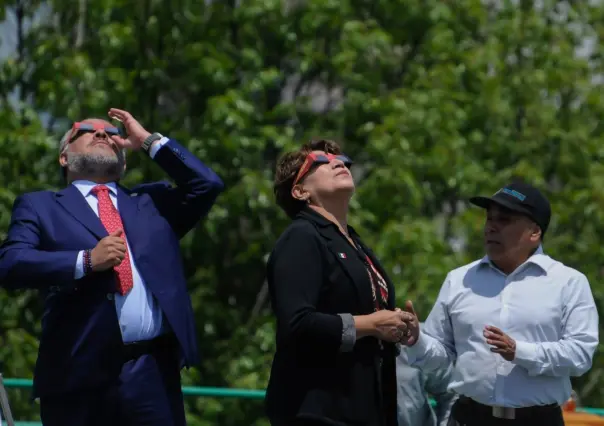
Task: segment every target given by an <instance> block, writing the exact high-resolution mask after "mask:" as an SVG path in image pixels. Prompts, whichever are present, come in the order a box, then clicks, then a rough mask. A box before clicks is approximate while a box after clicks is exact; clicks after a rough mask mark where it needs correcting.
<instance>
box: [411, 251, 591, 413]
mask: <svg viewBox="0 0 604 426" xmlns="http://www.w3.org/2000/svg"><path fill="white" fill-rule="evenodd" d="M487 325H493V326H495V327H498V328H500V329H501V330H502V331H503V332H504V333H507V334H508V335H509V336H510V337H511V338H512V339H514V340H515V341H516V356H515V359H514V360H513V361H511V362H510V361H506V360H504V359H503V358H502V357H501V356H500V355H499V354H496V353H493V352H491V351H490V346H489V345H488V344H487V343H486V339H485V338H484V336H483V330H484V327H485V326H487ZM597 345H598V312H597V310H596V305H595V303H594V299H593V296H592V293H591V289H590V287H589V282H588V280H587V278H586V277H585V275H583V274H582V273H580V272H578V271H576V270H575V269H572V268H570V267H568V266H566V265H564V264H562V263H561V262H558V261H556V260H554V259H552V258H551V257H549V256H547V255H545V254H544V253H543V250H542V249H541V247H540V248H539V249H538V250H537V251H536V252H535V254H534V255H533V256H531V257H530V258H529V259H528V260H527V261H526V262H525V263H523V264H522V265H520V266H519V267H518V268H517V269H516V270H515V271H514V272H512V273H511V274H509V275H506V274H504V273H503V272H501V271H500V270H499V269H497V268H496V267H495V266H494V265H493V264H492V263H491V262H490V261H489V259H488V258H487V257H485V258H483V259H482V260H479V261H476V262H473V263H470V264H469V265H466V266H463V267H461V268H458V269H455V270H453V271H451V272H450V273H449V274H448V275H447V278H446V280H445V282H444V284H443V286H442V288H441V290H440V294H439V295H438V299H437V301H436V303H435V305H434V307H433V308H432V311H431V312H430V315H429V316H428V319H427V320H426V327H425V328H424V330H423V331H422V332H421V334H420V338H419V340H418V342H417V343H416V344H415V345H414V346H412V347H410V348H409V350H408V356H409V361H410V363H411V364H412V365H417V366H419V367H421V368H422V369H424V370H426V371H430V370H433V369H435V368H437V367H439V366H442V365H446V364H448V363H451V362H455V364H456V366H455V371H454V373H453V380H452V382H451V385H450V390H453V391H455V392H456V393H458V394H460V395H465V396H467V397H469V398H472V399H474V400H476V401H478V402H480V403H482V404H486V405H499V406H505V407H515V408H517V407H529V406H535V405H546V404H553V403H557V404H562V403H564V402H565V401H566V400H567V399H568V398H569V396H570V393H571V383H570V376H580V375H582V374H584V373H585V372H587V371H588V370H589V368H590V367H591V364H592V359H593V355H594V352H595V350H596V347H597Z"/></svg>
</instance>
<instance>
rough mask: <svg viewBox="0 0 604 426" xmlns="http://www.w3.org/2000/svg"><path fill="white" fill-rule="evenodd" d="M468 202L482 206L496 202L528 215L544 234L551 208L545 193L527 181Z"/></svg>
mask: <svg viewBox="0 0 604 426" xmlns="http://www.w3.org/2000/svg"><path fill="white" fill-rule="evenodd" d="M470 203H472V204H474V205H476V206H478V207H482V208H484V209H486V208H488V207H489V204H491V203H496V204H499V205H500V206H503V207H505V208H506V209H508V210H512V211H514V212H517V213H521V214H524V215H526V216H528V217H530V218H531V219H532V220H533V221H534V222H535V223H536V224H537V225H539V227H540V228H541V235H542V236H543V235H544V234H545V231H547V227H548V226H549V221H550V218H551V216H552V209H551V207H550V204H549V201H548V200H547V198H545V195H543V194H542V193H541V191H539V190H538V189H537V188H535V187H534V186H531V185H529V184H528V183H520V182H519V183H512V184H510V185H506V186H504V187H503V188H501V189H500V190H499V191H497V192H496V193H495V194H494V195H493V196H492V197H472V198H470Z"/></svg>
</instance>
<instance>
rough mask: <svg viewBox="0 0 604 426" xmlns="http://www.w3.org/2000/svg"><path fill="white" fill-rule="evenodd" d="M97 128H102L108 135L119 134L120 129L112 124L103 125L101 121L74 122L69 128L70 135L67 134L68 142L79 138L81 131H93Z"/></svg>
mask: <svg viewBox="0 0 604 426" xmlns="http://www.w3.org/2000/svg"><path fill="white" fill-rule="evenodd" d="M97 130H104V131H105V133H107V134H108V135H109V136H119V135H120V129H118V128H117V127H114V126H105V125H104V124H101V123H82V122H75V123H73V127H72V128H71V135H70V136H69V143H72V142H73V141H74V140H76V139H77V138H79V137H80V136H81V135H82V133H94V132H96V131H97Z"/></svg>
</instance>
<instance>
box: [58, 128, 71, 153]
mask: <svg viewBox="0 0 604 426" xmlns="http://www.w3.org/2000/svg"><path fill="white" fill-rule="evenodd" d="M69 139H71V129H69V130H68V131H66V132H65V134H64V135H63V137H62V138H61V142H59V154H63V152H65V150H66V149H67V145H69Z"/></svg>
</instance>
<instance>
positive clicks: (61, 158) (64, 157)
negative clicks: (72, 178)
mask: <svg viewBox="0 0 604 426" xmlns="http://www.w3.org/2000/svg"><path fill="white" fill-rule="evenodd" d="M59 164H60V165H61V167H65V166H67V153H66V152H65V151H63V152H62V153H61V154H59Z"/></svg>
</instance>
